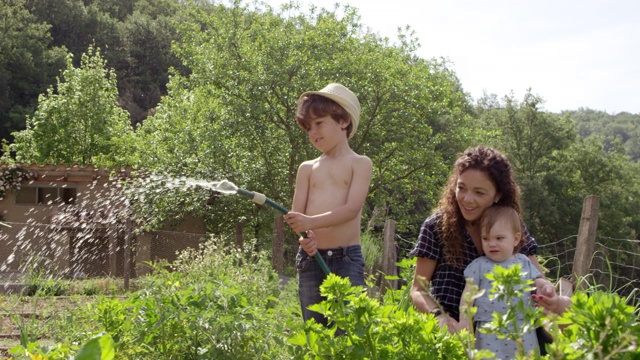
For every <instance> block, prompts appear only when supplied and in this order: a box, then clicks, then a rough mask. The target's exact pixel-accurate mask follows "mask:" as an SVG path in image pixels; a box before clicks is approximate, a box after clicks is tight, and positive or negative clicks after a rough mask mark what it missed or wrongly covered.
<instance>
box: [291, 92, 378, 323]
mask: <svg viewBox="0 0 640 360" xmlns="http://www.w3.org/2000/svg"><path fill="white" fill-rule="evenodd" d="M296 121H297V123H298V125H299V126H300V127H301V128H302V129H303V130H305V131H306V132H307V134H308V135H309V141H311V144H312V145H313V146H314V147H315V148H316V149H318V150H319V151H320V152H321V153H322V154H321V155H320V157H318V158H317V159H313V160H308V161H305V162H303V163H302V164H301V165H300V166H299V168H298V173H297V176H296V188H295V193H294V195H293V205H292V210H291V212H290V213H288V214H287V215H285V216H284V218H285V220H286V222H287V224H289V226H290V227H291V228H292V229H293V230H294V231H295V232H296V233H298V234H299V233H301V232H303V231H307V238H300V239H299V242H300V249H299V250H298V254H297V256H296V267H297V270H298V282H299V287H298V295H299V298H300V305H301V307H302V316H303V319H304V321H307V320H308V319H310V318H314V319H315V320H316V322H318V323H321V324H324V325H325V326H326V325H327V320H326V319H325V318H324V317H323V316H322V315H321V314H319V313H316V312H313V311H310V310H308V309H307V308H308V307H309V305H312V304H316V303H319V302H321V301H322V297H321V296H320V285H321V284H322V282H323V281H324V279H325V277H326V275H325V274H324V272H323V271H322V269H321V268H320V266H319V265H318V264H317V263H316V262H315V261H314V258H313V256H314V255H315V253H316V252H319V253H320V255H321V256H322V258H323V259H324V260H325V262H326V263H327V266H328V267H329V269H330V270H331V272H332V273H334V274H336V275H338V276H341V277H347V278H349V280H350V281H351V284H352V285H353V286H364V258H363V256H362V250H361V247H360V218H361V215H362V206H363V204H364V201H365V199H366V198H367V193H368V191H369V184H370V182H371V173H372V164H371V160H370V159H369V158H368V157H366V156H362V155H358V154H356V153H355V152H354V151H353V150H352V149H351V147H349V142H348V140H349V139H350V138H351V137H352V136H353V135H354V134H355V132H356V130H357V128H358V123H359V121H360V102H359V101H358V98H357V97H356V95H355V94H354V93H353V92H351V91H350V90H349V89H347V88H346V87H344V86H343V85H340V84H335V83H333V84H329V85H327V86H326V87H325V88H324V89H322V90H320V91H308V92H305V93H303V94H302V95H301V96H300V98H299V99H298V108H297V112H296Z"/></svg>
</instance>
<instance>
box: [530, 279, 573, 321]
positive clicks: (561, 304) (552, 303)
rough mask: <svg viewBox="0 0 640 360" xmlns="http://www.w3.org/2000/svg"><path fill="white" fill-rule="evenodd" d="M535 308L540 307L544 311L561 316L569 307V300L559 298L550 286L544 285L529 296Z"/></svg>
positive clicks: (567, 298)
mask: <svg viewBox="0 0 640 360" xmlns="http://www.w3.org/2000/svg"><path fill="white" fill-rule="evenodd" d="M531 298H532V299H533V301H535V302H536V305H537V306H542V307H543V308H544V309H545V311H547V312H553V313H555V314H558V315H561V314H562V313H563V312H564V311H565V310H566V309H567V308H569V307H570V306H571V298H570V297H568V296H559V295H558V294H556V289H555V287H554V286H552V285H546V286H543V287H541V288H538V289H536V293H535V294H533V295H531Z"/></svg>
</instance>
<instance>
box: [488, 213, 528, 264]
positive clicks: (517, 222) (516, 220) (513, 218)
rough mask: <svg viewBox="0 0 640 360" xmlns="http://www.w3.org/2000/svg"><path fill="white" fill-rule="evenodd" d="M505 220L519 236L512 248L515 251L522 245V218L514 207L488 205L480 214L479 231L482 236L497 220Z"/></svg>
mask: <svg viewBox="0 0 640 360" xmlns="http://www.w3.org/2000/svg"><path fill="white" fill-rule="evenodd" d="M501 220H502V221H507V223H508V224H510V225H511V229H512V230H513V232H514V233H519V234H520V238H519V239H518V245H516V246H515V248H514V249H513V253H514V254H515V253H517V252H519V251H520V248H521V247H522V235H523V233H522V218H521V217H520V214H519V213H518V212H517V211H516V209H514V208H512V207H511V206H500V205H494V206H490V207H488V208H487V209H486V210H485V211H484V213H483V214H482V219H480V233H481V234H482V235H483V236H484V235H485V234H486V233H488V232H489V231H491V228H492V227H493V226H494V225H495V224H496V223H497V222H498V221H501Z"/></svg>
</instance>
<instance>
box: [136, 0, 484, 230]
mask: <svg viewBox="0 0 640 360" xmlns="http://www.w3.org/2000/svg"><path fill="white" fill-rule="evenodd" d="M298 10H299V9H298V8H297V7H296V6H294V5H288V7H285V8H283V9H282V10H281V12H274V11H273V9H270V8H267V9H260V8H250V7H249V6H247V5H244V4H241V3H240V2H234V4H233V5H232V6H230V7H225V6H222V5H215V4H204V5H202V6H199V7H190V8H189V9H187V11H188V13H187V14H186V15H184V17H185V18H186V19H189V20H188V21H186V20H185V21H184V22H183V23H182V24H181V26H180V27H179V34H180V35H179V36H180V38H181V39H182V42H181V43H180V44H176V45H177V46H175V47H174V50H175V51H176V54H177V56H178V57H179V58H180V59H181V60H182V61H183V63H184V64H185V66H187V67H188V68H189V69H190V71H191V74H190V75H189V76H188V77H186V76H181V75H174V76H173V77H172V78H171V81H170V85H169V94H168V96H167V97H165V98H164V99H163V100H162V102H161V103H160V104H159V106H158V107H157V109H156V114H155V115H154V116H153V117H151V118H148V119H147V120H146V121H145V122H144V123H143V125H142V127H141V128H140V130H139V131H138V132H137V138H138V141H139V143H138V144H139V145H138V146H139V147H138V149H139V152H138V153H137V154H136V159H135V161H137V162H136V164H138V165H139V166H141V167H145V168H147V169H151V170H153V171H163V170H167V171H170V172H171V173H172V174H173V175H174V176H180V175H184V174H189V175H190V176H195V177H204V178H206V179H211V180H221V179H223V178H226V179H229V180H231V181H232V182H234V183H236V184H238V185H239V186H241V187H245V188H248V189H254V190H257V191H260V192H263V193H265V194H267V195H268V196H269V197H271V198H272V199H274V200H276V201H277V202H280V203H282V204H284V205H285V206H288V204H289V202H290V201H291V198H292V193H293V186H294V182H295V181H294V180H295V173H296V170H297V166H298V164H300V163H301V162H302V161H303V160H306V159H310V158H313V157H317V156H318V155H319V154H317V153H316V152H315V149H313V147H312V146H310V145H309V144H308V139H307V136H306V134H305V133H304V132H303V131H302V130H301V129H299V128H298V127H297V125H296V123H295V121H294V112H295V107H296V100H297V98H298V96H299V95H300V94H301V93H302V92H303V91H305V90H308V89H320V88H322V87H324V86H325V85H326V84H327V83H329V82H334V81H336V82H341V83H343V84H344V85H346V86H348V87H349V88H351V89H352V90H353V91H354V92H355V93H356V94H357V95H358V97H359V99H360V102H361V104H362V112H361V120H360V126H359V128H358V132H357V133H356V135H355V137H354V138H353V139H352V140H351V146H352V148H353V149H354V150H355V151H356V152H359V153H362V154H365V155H367V156H369V157H371V158H372V160H373V163H374V179H373V181H372V184H373V185H372V188H371V191H370V198H369V200H368V202H367V212H369V211H371V210H372V209H373V207H374V206H376V205H380V206H383V207H385V208H386V209H390V211H392V212H393V216H394V217H395V218H397V219H399V220H400V221H399V228H401V229H405V230H406V229H408V228H410V227H414V228H417V227H418V226H419V225H420V223H421V222H422V221H423V220H424V218H425V217H426V215H427V213H428V212H429V208H430V207H431V206H433V205H434V203H435V200H436V199H437V195H435V194H437V193H438V192H439V191H440V188H441V187H442V185H443V183H444V181H445V180H446V174H447V173H448V172H449V169H450V167H451V163H452V159H453V158H454V157H455V155H456V153H457V152H459V151H461V150H463V149H464V147H466V146H467V145H470V144H471V143H473V142H475V141H474V140H475V139H476V138H477V132H476V130H475V129H474V127H473V126H472V121H471V118H470V116H468V115H467V114H466V112H465V111H466V110H467V108H466V106H467V102H466V101H467V100H466V97H465V95H464V93H463V92H462V90H461V88H460V85H459V81H458V79H457V78H456V76H455V74H454V73H453V72H451V71H449V70H448V69H447V68H446V63H445V62H443V61H437V60H424V59H420V58H417V57H416V56H415V54H414V51H415V42H414V41H413V39H412V38H411V37H409V36H407V37H404V38H403V39H402V42H401V44H400V45H397V46H393V45H390V44H389V43H388V40H385V39H381V38H380V37H378V36H376V35H374V34H370V33H366V32H364V31H363V29H362V25H361V24H360V23H359V22H358V19H359V17H358V15H357V11H356V9H354V8H351V7H348V6H347V7H345V8H344V9H343V10H344V15H343V17H342V18H340V17H339V16H338V15H337V12H330V11H327V10H324V9H321V10H317V9H314V10H311V13H310V14H307V15H304V14H299V13H297V11H298ZM231 202H232V201H231V200H229V201H226V200H220V201H218V204H219V209H224V211H221V210H218V212H215V214H217V215H224V214H228V215H230V216H232V217H234V218H235V219H239V218H241V217H242V215H241V214H247V213H248V212H247V210H246V206H249V205H244V204H245V203H244V202H242V203H241V204H240V205H237V206H236V205H234V204H232V203H231ZM236 202H238V201H236ZM242 206H244V208H242ZM223 212H224V214H222V213H223ZM213 213H214V212H210V214H213ZM253 215H254V216H251V217H250V221H255V224H256V227H255V228H256V229H258V231H259V232H260V233H262V234H265V233H266V232H267V231H268V233H270V232H271V229H272V221H273V216H274V215H275V214H273V213H272V212H267V213H266V214H264V213H262V214H261V213H255V212H254V213H253ZM260 216H262V218H260ZM220 219H221V218H220V217H217V220H218V221H217V223H218V225H220V223H226V224H227V226H229V225H231V224H233V223H234V221H224V222H221V221H220Z"/></svg>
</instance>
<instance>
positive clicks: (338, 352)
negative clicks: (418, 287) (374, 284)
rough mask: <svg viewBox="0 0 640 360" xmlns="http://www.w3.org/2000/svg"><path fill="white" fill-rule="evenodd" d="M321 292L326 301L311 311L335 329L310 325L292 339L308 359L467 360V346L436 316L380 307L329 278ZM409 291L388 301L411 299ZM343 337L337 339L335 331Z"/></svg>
mask: <svg viewBox="0 0 640 360" xmlns="http://www.w3.org/2000/svg"><path fill="white" fill-rule="evenodd" d="M320 291H321V293H322V295H323V296H325V297H326V300H325V301H323V302H322V303H320V304H315V305H312V306H311V309H313V310H315V311H318V312H320V313H322V314H324V315H325V316H326V317H327V318H328V319H329V320H330V321H331V322H332V326H331V327H330V328H327V327H324V326H322V325H320V324H317V323H315V322H314V321H313V320H310V321H308V322H307V323H306V324H305V327H304V332H298V333H295V334H293V335H292V336H291V338H290V341H291V343H292V344H295V345H297V346H300V347H302V348H304V352H305V353H304V355H303V357H304V358H305V359H464V358H465V357H464V353H463V351H462V342H461V340H460V338H459V337H458V336H457V335H450V334H449V332H448V331H447V330H446V329H443V328H440V326H439V325H438V322H437V320H436V319H435V318H434V317H433V315H431V314H423V313H418V312H416V311H415V310H414V309H413V307H408V309H406V310H405V309H404V308H403V307H401V306H398V304H399V303H402V302H399V303H398V302H387V301H385V302H383V303H381V302H379V301H378V300H376V299H372V298H370V297H369V296H367V294H366V292H364V290H363V289H362V288H361V287H352V286H351V284H350V282H349V280H348V279H345V278H341V277H339V276H337V275H335V274H330V275H329V276H328V277H327V279H326V280H325V281H324V283H323V284H322V286H321V288H320ZM408 295H409V293H408V291H407V288H406V287H405V288H402V289H400V290H389V291H388V294H387V295H386V296H385V298H384V299H385V300H388V299H398V298H399V297H408ZM338 329H340V331H343V332H344V335H336V331H338Z"/></svg>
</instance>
